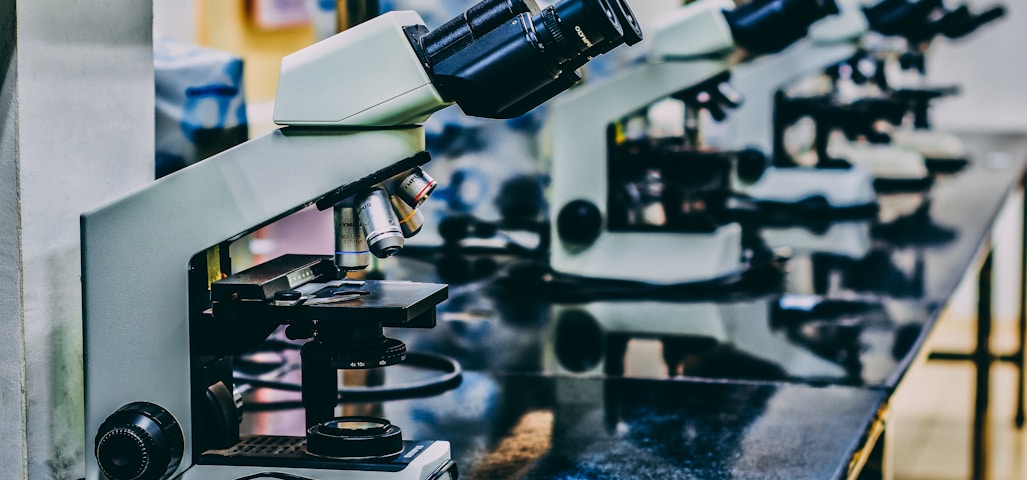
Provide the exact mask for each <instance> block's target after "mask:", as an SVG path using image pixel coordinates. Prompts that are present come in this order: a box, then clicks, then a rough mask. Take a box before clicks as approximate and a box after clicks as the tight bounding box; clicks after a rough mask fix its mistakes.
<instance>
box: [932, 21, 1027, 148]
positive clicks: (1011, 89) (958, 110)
mask: <svg viewBox="0 0 1027 480" xmlns="http://www.w3.org/2000/svg"><path fill="white" fill-rule="evenodd" d="M1000 1H1001V3H1004V4H1005V6H1006V9H1007V14H1006V17H1005V18H1003V19H1001V20H999V21H997V22H995V23H994V24H991V25H987V26H985V27H984V28H982V29H981V30H979V31H977V32H976V33H974V34H973V35H971V36H970V37H967V38H965V39H961V40H957V41H952V42H950V41H946V40H939V41H937V42H936V43H935V45H934V46H932V50H931V52H930V55H929V56H928V59H929V64H928V75H929V78H930V79H931V83H933V84H958V85H960V86H961V87H962V89H963V91H962V94H961V95H959V96H958V97H954V98H948V99H944V100H942V101H939V102H938V103H937V106H936V107H935V109H934V111H933V113H932V115H933V118H934V120H935V123H936V124H937V125H938V126H939V127H942V128H947V129H954V130H967V131H982V130H1006V131H1010V130H1012V131H1027V2H1024V1H1023V0H966V3H968V4H970V5H971V6H972V7H973V8H975V9H976V10H983V9H984V8H986V7H988V6H990V5H994V4H996V3H999V2H1000Z"/></svg>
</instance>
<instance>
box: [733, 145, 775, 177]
mask: <svg viewBox="0 0 1027 480" xmlns="http://www.w3.org/2000/svg"><path fill="white" fill-rule="evenodd" d="M735 162H737V163H736V166H735V170H736V171H737V173H738V179H739V180H741V181H743V182H746V183H755V182H756V181H757V180H759V179H760V177H762V176H763V172H765V171H767V167H769V166H770V159H768V158H767V155H766V154H765V153H763V151H762V150H760V149H758V148H746V149H743V150H739V151H738V153H737V154H736V155H735Z"/></svg>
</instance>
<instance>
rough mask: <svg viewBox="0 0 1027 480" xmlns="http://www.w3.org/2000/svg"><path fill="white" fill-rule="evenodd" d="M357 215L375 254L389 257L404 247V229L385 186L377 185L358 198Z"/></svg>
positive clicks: (379, 256)
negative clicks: (400, 225) (400, 224)
mask: <svg viewBox="0 0 1027 480" xmlns="http://www.w3.org/2000/svg"><path fill="white" fill-rule="evenodd" d="M357 216H358V217H359V219H360V224H361V225H362V226H363V227H364V233H366V234H367V246H368V248H369V249H370V250H371V253H373V254H374V256H376V257H378V258H387V257H391V256H393V255H395V254H397V253H399V251H400V250H401V249H403V231H402V229H400V227H399V219H398V218H396V213H395V212H394V211H393V210H392V205H390V202H389V196H388V193H386V191H385V189H384V188H381V187H375V188H373V189H371V191H369V192H367V194H365V195H364V196H363V197H361V198H359V199H358V203H357Z"/></svg>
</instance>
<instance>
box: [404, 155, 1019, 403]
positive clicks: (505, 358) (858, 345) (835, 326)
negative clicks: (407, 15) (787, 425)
mask: <svg viewBox="0 0 1027 480" xmlns="http://www.w3.org/2000/svg"><path fill="white" fill-rule="evenodd" d="M967 145H968V147H969V149H970V151H971V152H972V153H973V155H972V159H973V162H972V163H971V165H970V166H968V167H967V168H965V169H964V170H962V171H960V172H958V173H955V174H951V175H942V176H939V177H938V178H937V179H936V181H935V184H934V186H933V187H932V188H931V190H930V191H929V192H927V193H926V194H924V193H913V194H892V195H884V196H882V197H881V201H880V204H881V208H880V211H879V212H878V214H877V215H876V217H875V218H871V219H864V220H850V221H842V222H834V223H826V224H820V225H806V226H787V227H781V226H775V227H772V228H771V227H760V228H759V234H760V236H761V237H762V238H763V241H764V242H765V243H766V244H767V245H768V246H770V247H772V248H774V250H775V251H777V252H784V253H785V254H786V255H787V259H786V260H785V261H784V262H783V275H784V277H783V280H782V281H780V282H778V284H777V285H776V286H774V287H772V288H769V289H761V291H759V292H754V291H748V290H745V289H740V290H737V291H731V292H730V293H729V294H727V295H717V296H716V297H710V298H709V299H706V298H702V299H697V298H692V299H690V300H680V301H675V300H673V299H667V298H661V299H648V300H644V299H634V300H631V299H623V298H622V299H616V300H605V299H604V300H595V301H590V302H576V303H564V302H560V301H555V302H554V301H550V300H540V299H538V298H537V295H535V294H534V293H532V292H530V291H529V292H522V291H518V290H517V289H511V288H498V287H497V286H496V285H495V283H494V282H493V279H494V278H486V279H484V280H480V281H475V282H470V283H463V284H461V283H451V285H450V299H449V300H448V301H447V302H445V303H443V304H442V305H440V306H439V325H438V326H437V327H436V328H435V329H433V330H431V331H424V330H408V331H406V330H393V331H392V332H391V335H394V336H397V337H398V338H400V339H402V340H403V341H405V342H406V343H407V344H408V346H409V347H410V349H411V350H412V351H430V352H437V353H444V354H446V355H450V356H452V357H454V358H456V359H458V360H459V361H460V362H461V364H462V365H463V366H464V368H466V369H469V370H483V371H503V372H520V373H544V374H557V375H570V376H586V377H587V376H603V375H609V374H612V375H626V376H629V377H643V378H667V377H702V378H717V379H742V380H758V381H787V382H798V383H811V384H838V385H851V386H873V387H883V388H886V389H892V388H894V387H895V386H896V385H897V384H898V382H899V380H900V379H901V378H902V376H903V375H904V374H905V372H906V370H907V369H908V367H909V365H910V363H911V362H912V361H913V359H914V358H915V357H916V355H917V353H918V351H919V349H920V346H921V345H922V343H923V341H924V339H925V338H926V337H927V334H928V333H929V331H930V330H931V328H932V327H933V325H934V322H935V321H936V320H937V319H938V316H939V315H940V313H941V310H942V308H943V307H944V306H945V304H946V303H947V301H948V299H949V297H950V296H951V295H952V294H953V292H954V291H955V289H956V287H957V286H958V284H959V282H960V280H961V279H962V278H963V277H964V275H965V274H966V273H967V272H969V271H970V270H971V269H972V263H973V262H974V261H975V259H977V258H976V255H977V253H978V252H979V251H980V250H981V247H982V245H983V244H984V242H985V241H988V239H989V234H990V229H991V226H992V224H993V222H994V220H995V218H996V217H997V215H998V213H999V211H1000V210H1001V207H1002V206H1003V205H1004V203H1005V201H1006V200H1007V198H1008V197H1009V194H1010V193H1011V192H1012V191H1013V190H1014V189H1015V188H1017V186H1018V185H1019V181H1020V178H1021V176H1022V175H1023V171H1024V167H1025V164H1027V163H1025V159H1027V139H1024V138H1023V137H1022V136H1008V137H1003V136H995V135H990V136H982V137H969V138H967ZM747 228H749V227H747ZM659 254H660V252H654V261H659ZM392 268H393V269H394V271H393V273H395V274H397V275H398V276H399V277H401V278H406V279H413V280H422V281H440V280H439V278H438V276H437V274H436V270H435V267H434V266H433V265H432V264H430V263H427V262H419V261H414V260H406V259H404V260H401V261H400V262H399V265H398V266H396V265H393V267H392ZM839 303H840V305H838V304H839Z"/></svg>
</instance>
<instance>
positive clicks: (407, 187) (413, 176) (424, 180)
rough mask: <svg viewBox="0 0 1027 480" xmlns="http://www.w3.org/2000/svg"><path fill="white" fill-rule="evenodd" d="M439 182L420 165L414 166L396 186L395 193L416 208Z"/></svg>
mask: <svg viewBox="0 0 1027 480" xmlns="http://www.w3.org/2000/svg"><path fill="white" fill-rule="evenodd" d="M438 184H439V182H436V181H435V179H434V178H432V177H431V175H428V173H426V172H425V171H424V170H422V169H421V168H420V167H418V168H415V169H414V171H413V172H410V175H407V176H406V178H404V179H403V180H402V181H400V182H399V184H398V185H397V187H396V194H397V195H399V197H400V198H402V199H403V201H405V202H407V205H410V206H411V207H413V208H417V207H418V206H420V205H421V204H422V203H424V201H425V200H427V199H428V196H430V195H431V193H432V192H434V191H435V187H437V186H438Z"/></svg>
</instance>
